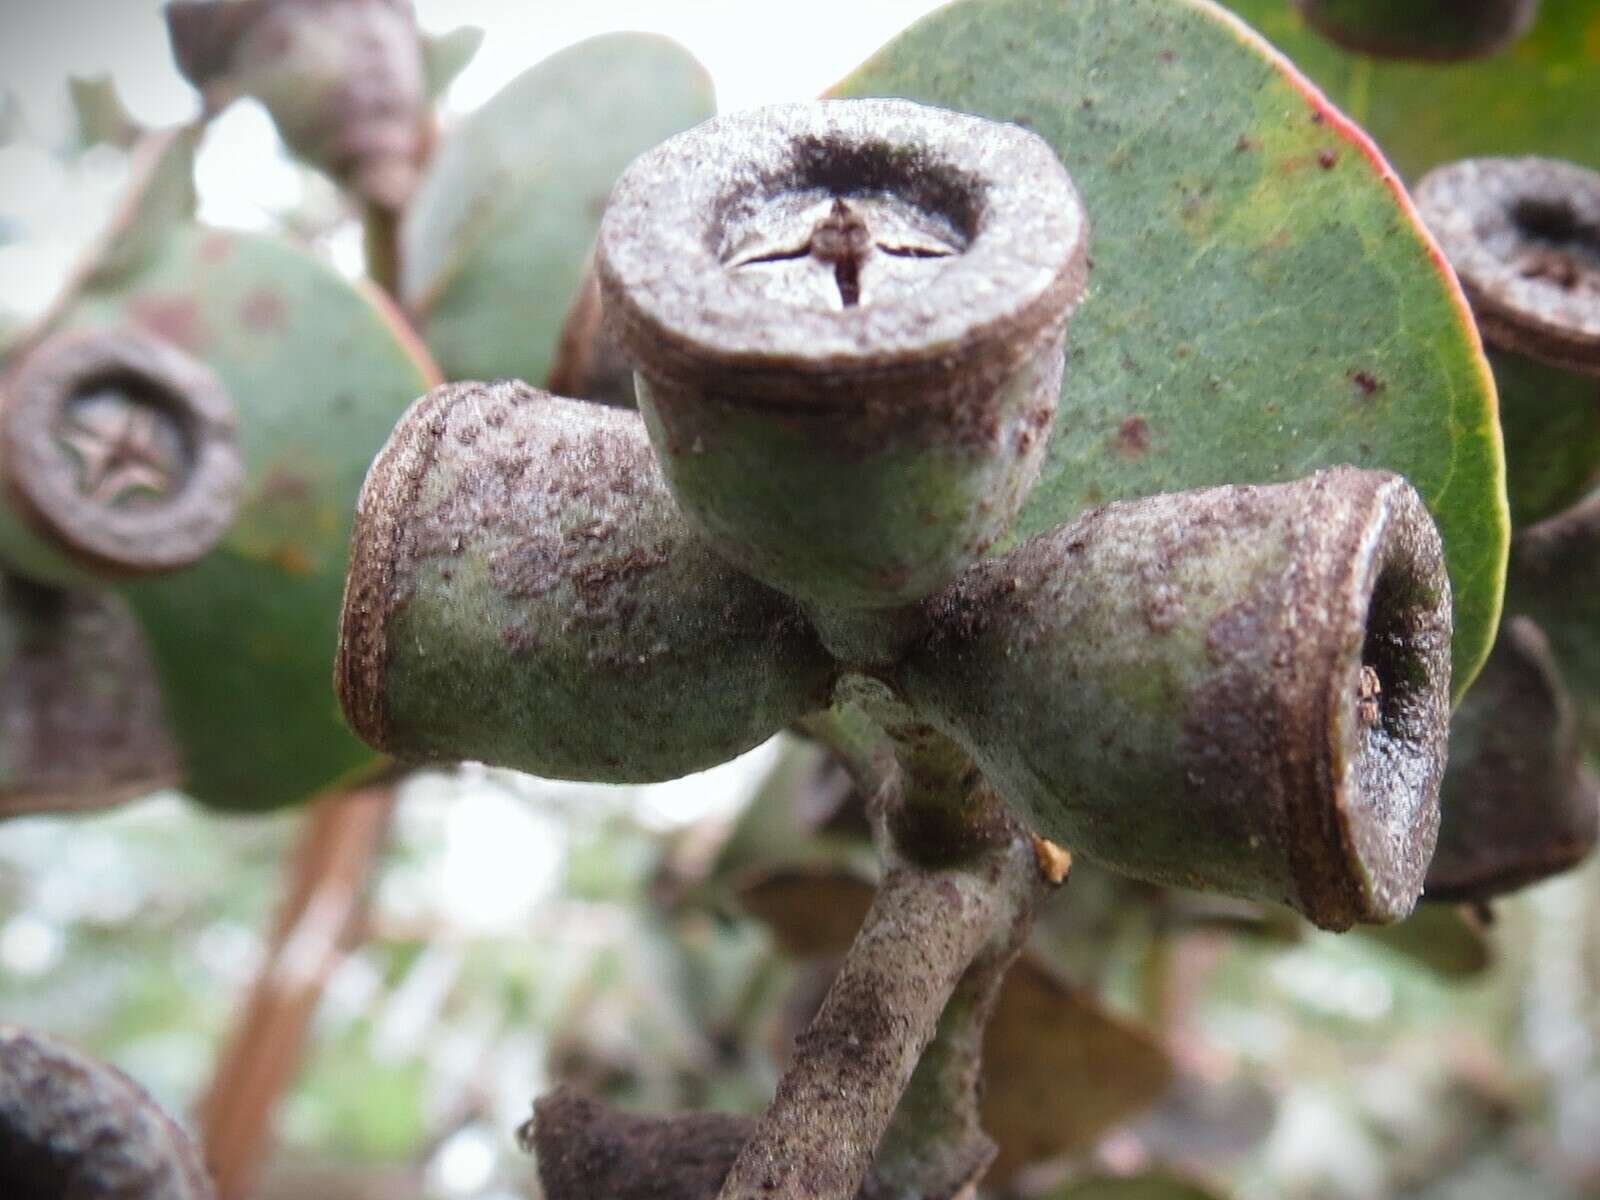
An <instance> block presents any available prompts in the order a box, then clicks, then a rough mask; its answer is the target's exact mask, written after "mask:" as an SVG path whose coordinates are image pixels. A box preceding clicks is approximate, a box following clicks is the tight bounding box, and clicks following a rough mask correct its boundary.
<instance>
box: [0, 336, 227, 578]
mask: <svg viewBox="0 0 1600 1200" xmlns="http://www.w3.org/2000/svg"><path fill="white" fill-rule="evenodd" d="M0 388H3V390H4V393H5V403H4V404H0V475H4V476H5V477H6V480H7V483H8V484H9V485H10V488H11V493H10V498H11V499H12V500H13V503H15V504H17V505H20V507H21V511H22V512H23V513H24V514H25V515H26V524H27V527H28V528H30V529H31V530H33V531H34V532H35V536H36V543H35V545H34V546H33V547H32V548H31V549H29V550H28V551H27V553H28V554H29V555H30V561H32V562H33V563H34V564H35V567H36V569H37V570H40V571H48V572H50V575H49V576H48V578H50V579H52V580H56V579H60V580H69V579H70V580H74V581H75V580H76V579H77V578H79V577H81V574H82V572H83V570H84V568H88V569H89V570H91V571H93V572H96V573H100V572H107V573H111V574H114V575H119V576H120V575H131V574H140V575H145V574H155V573H159V572H162V571H170V570H177V569H178V568H180V567H184V566H187V565H188V564H190V563H192V562H194V561H195V560H196V559H198V558H199V557H200V556H202V555H203V554H205V553H207V552H208V551H210V550H211V549H212V547H214V546H215V545H216V544H217V541H218V540H219V539H220V538H221V537H222V535H223V533H224V532H225V531H226V530H227V528H228V527H229V525H230V524H231V523H232V521H233V516H234V513H235V511H236V510H237V508H238V502H239V494H240V488H241V486H242V484H243V482H244V461H243V458H242V457H241V455H240V452H239V446H238V436H237V430H238V423H237V420H236V418H235V415H234V409H233V403H232V401H231V400H230V399H229V397H228V393H227V391H226V390H225V389H224V387H223V385H222V383H221V381H220V380H219V379H218V378H217V376H216V375H215V374H214V373H213V372H212V370H211V369H210V367H208V366H207V365H206V364H204V363H202V362H200V361H199V360H197V359H195V358H192V357H191V356H190V355H189V354H188V353H186V352H185V351H183V350H180V349H179V348H178V347H176V346H174V345H172V344H171V343H170V342H167V341H165V340H163V339H161V338H158V337H154V336H152V335H150V334H148V333H145V332H142V331H139V330H134V329H105V330H75V331H68V332H64V333H59V334H56V335H54V336H52V337H49V338H46V339H45V340H44V341H43V342H41V343H40V344H39V345H37V346H35V347H33V348H32V349H31V350H30V351H29V352H28V353H27V354H26V355H24V356H22V358H21V360H20V361H19V362H18V364H17V365H16V367H15V368H14V369H13V370H11V371H9V372H8V373H7V375H6V377H5V379H4V380H3V381H0ZM40 564H42V565H40ZM69 564H71V565H69Z"/></svg>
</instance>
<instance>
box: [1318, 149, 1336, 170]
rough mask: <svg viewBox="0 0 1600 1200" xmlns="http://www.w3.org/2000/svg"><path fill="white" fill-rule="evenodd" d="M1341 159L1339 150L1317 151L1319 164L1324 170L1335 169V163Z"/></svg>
mask: <svg viewBox="0 0 1600 1200" xmlns="http://www.w3.org/2000/svg"><path fill="white" fill-rule="evenodd" d="M1338 161H1339V152H1338V151H1337V150H1319V151H1318V152H1317V165H1318V166H1320V167H1321V168H1322V169H1323V170H1324V171H1331V170H1333V164H1334V163H1336V162H1338Z"/></svg>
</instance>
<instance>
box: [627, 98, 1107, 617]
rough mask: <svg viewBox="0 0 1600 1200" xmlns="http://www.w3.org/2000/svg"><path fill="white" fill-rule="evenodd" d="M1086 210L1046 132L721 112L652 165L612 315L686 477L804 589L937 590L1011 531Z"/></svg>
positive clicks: (1080, 250)
mask: <svg viewBox="0 0 1600 1200" xmlns="http://www.w3.org/2000/svg"><path fill="white" fill-rule="evenodd" d="M1087 239H1088V223H1087V219H1086V217H1085V215H1084V211H1083V206H1082V204H1081V203H1080V202H1079V200H1078V196H1077V193H1076V191H1075V190H1074V188H1073V186H1072V181H1071V180H1070V179H1069V178H1068V176H1067V173H1066V170H1065V169H1064V168H1063V167H1062V165H1061V163H1060V161H1059V160H1058V159H1057V158H1056V156H1055V153H1054V151H1052V150H1051V149H1050V147H1049V145H1048V144H1047V143H1046V142H1044V141H1043V140H1042V139H1041V138H1038V137H1036V136H1035V135H1033V134H1031V133H1029V132H1028V131H1026V130H1024V129H1021V128H1019V127H1017V126H1014V125H1003V124H999V123H996V122H992V121H986V120H982V119H980V118H978V117H972V116H967V115H965V114H961V113H954V112H948V111H945V110H943V109H936V108H927V107H924V106H921V105H916V104H910V103H907V102H905V101H899V100H835V101H818V102H815V103H808V104H789V105H780V106H777V107H773V108H764V109H757V110H753V111H750V112H745V113H739V114H735V115H732V116H726V117H719V118H717V119H715V120H712V121H708V122H706V123H705V124H703V125H699V126H697V127H696V128H694V129H692V130H690V131H688V132H687V133H684V134H680V135H678V136H677V137H675V138H672V139H670V140H669V141H667V142H665V143H663V144H662V145H660V146H658V147H657V148H656V149H654V150H652V151H650V152H649V153H647V154H644V155H642V156H641V157H640V158H638V159H636V160H635V161H634V163H633V164H632V166H630V167H629V168H628V170H627V171H626V172H625V173H624V175H623V177H622V178H621V179H620V180H619V181H618V183H617V186H616V189H615V190H614V191H613V192H612V196H611V203H610V206H609V207H608V208H607V210H606V215H605V218H604V220H603V222H602V225H601V230H600V238H599V245H598V251H597V262H598V268H599V272H600V286H601V292H602V297H603V307H604V311H605V314H606V320H607V321H609V322H611V323H612V327H613V328H614V329H615V330H616V333H617V336H618V339H619V340H620V342H621V343H622V346H623V351H624V353H625V355H626V357H627V358H628V359H629V360H630V361H632V362H633V363H634V366H635V369H636V371H637V372H638V376H639V381H638V393H639V406H640V409H641V411H642V412H643V413H644V416H645V420H646V423H647V425H648V428H649V430H650V438H651V441H652V442H653V443H654V444H655V447H656V452H657V454H658V455H659V456H660V458H661V461H662V464H663V466H664V468H665V470H666V474H667V479H668V481H669V482H670V484H671V485H672V489H673V492H674V493H675V494H676V495H677V497H678V499H679V502H680V503H681V504H682V505H683V507H684V510H685V511H686V512H687V513H688V515H689V517H690V518H691V519H692V520H693V521H694V522H695V523H696V525H697V526H698V527H699V528H700V529H702V530H703V531H704V532H705V533H706V535H707V536H708V537H709V538H710V539H711V542H712V544H713V545H714V546H715V547H716V549H717V550H718V551H719V552H720V553H721V554H723V555H724V556H725V557H726V558H727V559H728V560H729V561H730V562H732V563H734V564H735V565H737V566H739V567H740V568H742V569H743V570H746V571H748V572H749V573H750V574H752V575H754V576H756V577H757V578H758V579H761V580H763V581H765V582H767V583H769V584H771V585H772V586H774V587H776V588H778V589H780V590H781V591H784V592H786V593H787V594H789V595H791V596H794V597H796V598H798V599H801V600H803V601H805V602H806V603H807V604H809V605H815V606H824V607H835V608H874V607H888V606H896V605H901V604H905V603H907V602H910V601H915V600H919V599H922V598H924V597H926V596H928V595H931V594H932V593H933V592H934V591H935V590H937V589H938V588H939V587H942V586H943V585H944V584H946V583H948V582H949V581H950V580H951V579H953V578H954V577H955V576H956V575H957V574H958V573H959V572H960V571H962V570H963V569H964V568H965V567H967V566H968V565H970V564H971V563H973V562H975V561H977V560H978V559H979V558H981V557H982V556H983V554H984V553H985V552H986V551H987V550H988V548H989V547H990V545H991V544H993V543H994V542H995V541H996V540H997V539H998V538H999V537H1000V536H1001V535H1002V534H1003V533H1005V531H1006V530H1007V529H1008V528H1009V527H1010V525H1011V522H1012V519H1013V517H1014V516H1015V515H1016V513H1017V511H1018V509H1019V508H1020V507H1021V505H1022V502H1023V500H1024V498H1025V497H1026V496H1027V494H1028V491H1029V489H1030V488H1031V487H1032V486H1033V483H1034V481H1035V479H1036V478H1037V475H1038V470H1039V465H1040V461H1041V458H1042V456H1043V454H1044V448H1045V444H1046V442H1047V441H1048V440H1049V435H1050V431H1051V427H1052V423H1053V421H1054V415H1055V409H1056V405H1057V403H1058V402H1059V398H1060V384H1061V371H1062V346H1063V337H1064V330H1065V323H1066V320H1067V317H1068V315H1069V314H1070V312H1071V310H1072V308H1073V306H1074V304H1075V303H1076V302H1077V300H1078V298H1079V296H1080V295H1081V294H1082V292H1083V288H1084V282H1085V277H1086V274H1087V270H1088V260H1087Z"/></svg>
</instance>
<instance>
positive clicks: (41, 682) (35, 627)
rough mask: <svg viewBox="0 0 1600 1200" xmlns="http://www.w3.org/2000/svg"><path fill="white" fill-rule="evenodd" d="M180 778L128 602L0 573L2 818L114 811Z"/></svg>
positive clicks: (151, 669) (150, 664) (143, 645)
mask: <svg viewBox="0 0 1600 1200" xmlns="http://www.w3.org/2000/svg"><path fill="white" fill-rule="evenodd" d="M181 774H182V773H181V770H180V764H179V761H178V752H177V748H176V747H175V746H174V745H173V742H172V735H171V733H170V731H169V730H168V728H167V722H166V717H165V713H164V712H163V710H162V703H161V687H160V684H159V683H158V682H157V680H156V673H155V664H154V663H153V662H152V661H151V658H150V650H149V647H148V646H147V645H146V643H145V639H144V635H143V633H142V632H141V631H140V629H139V624H138V622H137V621H136V620H135V619H134V616H133V613H131V612H130V611H129V610H128V606H127V604H126V603H125V602H124V601H123V600H122V599H120V598H119V597H117V596H113V595H110V594H109V593H105V592H87V591H59V590H57V589H55V588H48V587H40V586H39V585H38V584H34V583H30V582H28V581H27V580H24V579H21V578H19V577H17V576H13V575H6V574H0V817H9V816H16V815H19V814H24V813H36V812H67V811H77V810H81V809H91V808H103V807H108V806H110V805H114V804H120V803H122V802H123V801H125V800H132V799H135V798H137V797H139V796H143V795H146V794H148V793H150V792H153V791H155V790H156V789H158V788H163V787H168V786H171V785H173V784H176V783H177V782H178V780H179V779H180V778H181Z"/></svg>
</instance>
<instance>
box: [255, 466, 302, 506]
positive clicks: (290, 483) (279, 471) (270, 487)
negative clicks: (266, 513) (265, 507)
mask: <svg viewBox="0 0 1600 1200" xmlns="http://www.w3.org/2000/svg"><path fill="white" fill-rule="evenodd" d="M310 498H311V484H310V482H308V481H307V480H306V478H305V477H304V476H303V475H297V474H295V473H294V472H293V471H290V470H287V469H285V468H283V467H274V468H273V469H272V470H271V471H270V472H269V473H268V475H267V477H266V478H265V479H264V480H262V481H261V499H262V500H263V501H265V502H267V503H269V504H271V503H279V504H295V503H300V502H302V501H305V500H309V499H310Z"/></svg>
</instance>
